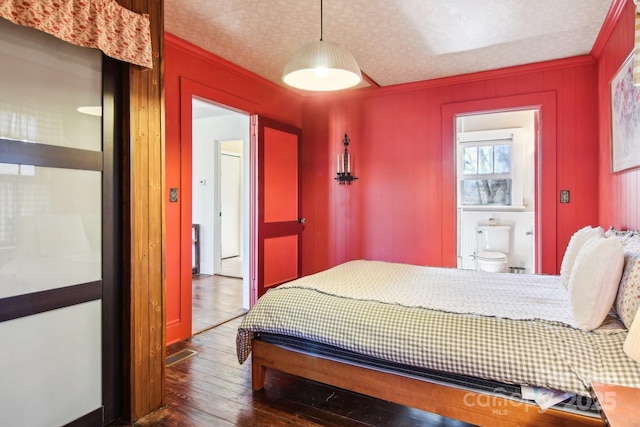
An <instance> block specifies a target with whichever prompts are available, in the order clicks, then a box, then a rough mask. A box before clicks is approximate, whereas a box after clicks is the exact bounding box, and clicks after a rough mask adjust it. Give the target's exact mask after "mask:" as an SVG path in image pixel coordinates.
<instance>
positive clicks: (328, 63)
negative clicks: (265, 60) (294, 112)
mask: <svg viewBox="0 0 640 427" xmlns="http://www.w3.org/2000/svg"><path fill="white" fill-rule="evenodd" d="M282 80H283V81H284V82H285V83H286V84H288V85H289V86H292V87H295V88H298V89H303V90H310V91H332V90H341V89H347V88H350V87H353V86H356V85H357V84H359V83H360V82H361V81H362V73H361V72H360V67H358V63H357V62H356V59H355V58H354V57H353V55H351V53H349V52H348V51H346V50H345V49H343V48H341V47H340V46H339V45H337V44H336V43H332V42H328V41H323V40H320V41H317V42H314V43H309V44H307V45H305V46H303V47H302V48H301V49H300V50H298V51H297V52H296V53H295V54H294V55H293V56H292V57H291V59H290V60H289V62H288V63H287V65H286V66H285V68H284V72H283V74H282Z"/></svg>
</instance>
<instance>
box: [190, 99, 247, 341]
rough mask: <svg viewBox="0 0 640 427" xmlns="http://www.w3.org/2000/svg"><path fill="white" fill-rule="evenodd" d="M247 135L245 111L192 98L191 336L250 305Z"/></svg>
mask: <svg viewBox="0 0 640 427" xmlns="http://www.w3.org/2000/svg"><path fill="white" fill-rule="evenodd" d="M249 138H250V118H249V115H248V114H244V113H241V112H237V111H236V110H232V109H228V108H225V107H224V106H221V105H218V104H215V103H213V102H210V101H208V100H206V99H202V98H198V97H195V96H194V97H193V98H192V222H193V224H194V225H197V229H198V230H199V235H198V236H197V237H194V242H195V241H196V240H197V241H198V245H197V251H198V253H197V254H196V253H195V252H196V245H195V243H194V247H193V250H194V253H193V264H194V265H193V272H194V274H193V277H192V334H196V333H198V332H201V331H203V330H206V329H209V328H211V327H214V326H217V325H219V324H220V323H223V322H225V321H228V320H230V319H233V318H235V317H237V316H239V315H242V314H244V313H245V312H246V310H247V309H248V307H249V274H248V268H249V267H248V264H249V263H248V259H249V255H248V254H249V251H248V248H249V243H248V239H249V233H248V228H249V189H248V185H249V179H248V178H247V177H248V174H249V172H248V171H249V162H248V160H249V159H248V156H245V153H248V152H249V143H250V141H249ZM194 228H195V227H194ZM196 260H199V263H198V264H199V265H195V263H196Z"/></svg>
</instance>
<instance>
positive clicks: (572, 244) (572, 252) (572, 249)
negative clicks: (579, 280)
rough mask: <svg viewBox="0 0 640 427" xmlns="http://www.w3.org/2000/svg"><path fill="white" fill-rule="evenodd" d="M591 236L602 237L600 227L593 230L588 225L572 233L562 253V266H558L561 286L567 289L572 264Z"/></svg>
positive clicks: (602, 231)
mask: <svg viewBox="0 0 640 427" xmlns="http://www.w3.org/2000/svg"><path fill="white" fill-rule="evenodd" d="M593 236H604V230H603V229H602V227H596V228H593V227H591V226H590V225H587V226H586V227H583V228H581V229H580V230H578V231H576V232H575V233H573V236H571V239H570V240H569V244H568V245H567V249H566V250H565V252H564V257H563V258H562V264H561V265H560V278H561V279H562V284H563V285H564V287H565V288H567V289H568V288H569V277H570V276H571V271H572V269H573V263H574V262H575V260H576V256H578V253H579V252H580V248H581V247H582V245H584V243H585V242H586V241H587V240H589V238H591V237H593Z"/></svg>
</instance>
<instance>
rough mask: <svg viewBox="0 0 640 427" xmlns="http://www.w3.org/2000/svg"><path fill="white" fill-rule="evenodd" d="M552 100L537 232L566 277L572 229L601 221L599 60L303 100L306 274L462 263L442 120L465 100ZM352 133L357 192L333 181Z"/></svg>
mask: <svg viewBox="0 0 640 427" xmlns="http://www.w3.org/2000/svg"><path fill="white" fill-rule="evenodd" d="M365 71H366V70H365ZM549 95H550V96H551V97H552V99H553V100H554V104H555V105H554V106H552V107H553V108H552V107H549V108H547V113H544V112H543V117H542V119H541V120H542V127H543V135H544V134H545V129H546V130H547V136H548V135H549V133H548V132H551V136H552V138H555V143H554V144H552V145H550V144H549V140H550V139H551V138H549V137H548V138H547V140H546V145H544V144H543V147H542V148H544V149H543V150H541V159H542V167H541V169H540V170H541V172H540V179H541V180H546V186H547V187H548V189H547V191H546V192H544V193H543V194H541V195H540V199H541V200H540V202H541V203H542V206H543V207H544V211H543V218H547V220H546V221H543V222H542V223H541V224H539V228H538V232H540V230H541V236H540V239H541V241H542V246H543V247H542V249H543V262H542V272H545V273H556V272H558V270H559V267H560V263H561V260H562V256H563V254H564V250H565V248H566V245H567V243H568V241H569V238H570V237H571V235H572V234H573V232H574V231H575V230H577V229H579V228H580V227H582V226H584V225H586V224H596V223H597V222H598V174H597V172H596V171H597V170H598V108H597V105H598V96H597V66H596V63H595V61H593V59H592V58H591V57H590V56H585V57H579V58H571V59H567V60H561V61H552V62H549V63H543V64H535V65H531V66H525V67H517V68H513V69H505V70H498V71H492V72H487V73H481V74H475V75H469V76H458V77H455V78H451V79H443V80H439V81H429V82H421V83H416V84H408V85H402V86H397V87H393V88H370V89H362V90H358V91H352V92H350V93H347V94H337V95H323V96H318V97H314V98H312V99H309V100H308V101H306V102H305V109H304V114H303V171H302V172H303V215H304V216H305V217H306V218H307V220H308V222H307V225H306V227H305V232H304V235H303V273H304V274H308V273H313V272H316V271H319V270H321V269H324V268H327V267H330V266H333V265H336V264H338V263H341V262H344V261H347V260H351V259H357V258H366V259H377V260H386V261H397V262H407V263H416V264H427V265H437V266H455V263H456V209H455V187H454V186H455V170H454V146H453V137H452V134H453V131H452V129H453V119H451V123H450V126H451V128H447V126H449V125H448V124H447V123H446V121H445V123H444V124H443V117H444V116H443V114H446V113H445V112H446V111H450V110H451V108H453V109H454V110H455V108H454V107H455V106H456V105H465V104H466V103H475V105H476V106H477V108H479V109H485V108H486V109H492V108H495V107H494V106H495V105H500V100H502V99H519V102H521V103H522V105H523V106H531V105H536V104H538V103H539V102H540V101H539V99H540V97H544V96H549ZM452 105H453V107H451V106H452ZM513 106H514V105H512V107H513ZM545 114H546V116H545ZM443 129H444V130H443ZM345 132H347V133H348V134H349V137H350V138H351V145H350V147H349V148H350V152H352V153H353V158H354V160H353V164H354V167H353V169H354V173H355V175H356V176H358V177H359V179H358V181H356V182H355V183H354V184H353V185H351V186H340V185H338V184H337V183H336V182H335V181H334V179H333V176H334V174H335V167H336V166H335V163H336V161H335V158H336V155H337V153H338V152H339V151H340V150H341V148H342V147H341V143H340V141H341V139H342V137H343V135H344V133H345ZM549 188H550V190H549ZM561 189H563V190H564V189H567V190H570V191H571V203H570V204H562V205H560V204H559V203H558V198H559V191H560V190H561Z"/></svg>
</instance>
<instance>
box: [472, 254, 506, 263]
mask: <svg viewBox="0 0 640 427" xmlns="http://www.w3.org/2000/svg"><path fill="white" fill-rule="evenodd" d="M474 258H476V259H480V260H482V261H489V262H491V261H496V262H501V261H506V260H507V255H506V254H503V253H502V252H493V251H482V252H478V253H477V254H475V257H474Z"/></svg>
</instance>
